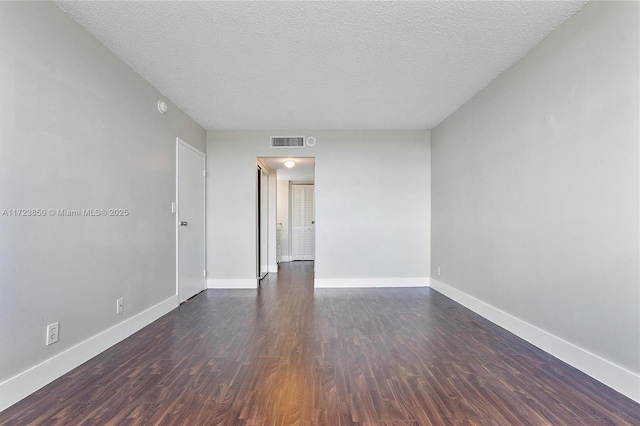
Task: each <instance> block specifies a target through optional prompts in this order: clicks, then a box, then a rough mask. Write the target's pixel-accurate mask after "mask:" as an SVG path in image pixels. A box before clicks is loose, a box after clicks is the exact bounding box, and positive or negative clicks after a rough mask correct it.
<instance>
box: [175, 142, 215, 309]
mask: <svg viewBox="0 0 640 426" xmlns="http://www.w3.org/2000/svg"><path fill="white" fill-rule="evenodd" d="M180 146H182V147H184V148H187V149H189V150H191V151H193V152H195V153H196V154H198V155H200V156H201V157H202V166H203V174H202V181H203V182H202V183H203V186H202V213H203V218H204V223H203V224H202V226H203V228H202V229H203V235H202V248H203V253H204V265H202V267H203V278H202V280H203V288H202V289H203V290H206V288H207V272H208V271H207V172H206V170H207V155H206V154H205V153H204V152H202V151H200V150H199V149H198V148H196V147H194V146H192V145H190V144H189V143H187V142H185V141H184V140H182V139H180V138H179V137H176V199H175V201H174V203H173V205H172V207H173V206H175V209H172V213H173V214H174V216H175V218H174V226H175V231H176V234H175V235H176V296H177V297H178V303H182V302H184V301H183V300H180V244H179V238H180V224H179V223H178V222H179V219H180V205H179V200H180V197H179V195H180V166H179V160H180V157H179V151H180Z"/></svg>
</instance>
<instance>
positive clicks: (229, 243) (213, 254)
mask: <svg viewBox="0 0 640 426" xmlns="http://www.w3.org/2000/svg"><path fill="white" fill-rule="evenodd" d="M284 134H296V135H297V134H302V135H307V136H315V137H316V138H317V145H316V146H315V147H314V148H305V149H270V148H269V137H270V136H272V135H284ZM429 140H430V132H428V131H398V132H395V131H389V132H374V131H371V132H359V131H351V132H349V131H345V132H343V131H333V132H331V131H322V132H321V131H313V132H311V131H305V132H300V131H291V132H283V131H274V132H270V131H264V132H259V131H257V132H208V133H207V167H208V187H207V188H208V189H207V215H208V227H207V258H208V266H207V269H208V270H209V271H210V273H211V275H210V278H213V279H219V280H225V279H226V280H247V281H248V280H251V279H252V278H253V279H255V171H254V169H255V161H256V157H286V156H292V157H305V156H307V157H315V158H316V167H315V185H316V222H317V224H316V280H318V279H328V280H331V279H369V278H373V279H377V278H383V279H386V278H389V279H393V278H401V279H402V278H422V279H424V282H425V283H426V282H427V281H426V280H427V277H428V275H429V257H430V256H429V244H430V243H429V238H430V237H429V232H430V222H429V210H430V158H429V155H430V142H429ZM401 283H402V280H399V281H397V285H401ZM391 285H393V283H392V284H391Z"/></svg>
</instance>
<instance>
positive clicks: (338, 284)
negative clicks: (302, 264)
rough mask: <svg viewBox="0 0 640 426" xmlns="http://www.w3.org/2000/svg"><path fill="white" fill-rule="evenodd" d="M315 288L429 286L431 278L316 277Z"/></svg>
mask: <svg viewBox="0 0 640 426" xmlns="http://www.w3.org/2000/svg"><path fill="white" fill-rule="evenodd" d="M314 286H315V288H371V287H429V278H426V277H425V278H316V279H315V280H314Z"/></svg>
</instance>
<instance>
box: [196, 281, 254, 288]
mask: <svg viewBox="0 0 640 426" xmlns="http://www.w3.org/2000/svg"><path fill="white" fill-rule="evenodd" d="M207 288H217V289H248V288H258V280H257V279H256V278H250V279H219V278H216V279H208V280H207Z"/></svg>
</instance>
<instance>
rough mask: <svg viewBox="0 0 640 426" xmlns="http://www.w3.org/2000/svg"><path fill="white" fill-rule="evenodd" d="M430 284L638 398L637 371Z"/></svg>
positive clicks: (443, 286) (450, 289)
mask: <svg viewBox="0 0 640 426" xmlns="http://www.w3.org/2000/svg"><path fill="white" fill-rule="evenodd" d="M430 287H431V288H433V289H434V290H436V291H437V292H438V293H441V294H443V295H445V296H447V297H448V298H450V299H452V300H454V301H456V302H458V303H460V304H461V305H463V306H465V307H466V308H469V309H471V310H472V311H473V312H475V313H477V314H478V315H480V316H482V317H484V318H486V319H488V320H489V321H491V322H493V323H495V324H497V325H499V326H500V327H502V328H504V329H505V330H508V331H510V332H511V333H513V334H515V335H516V336H518V337H520V338H522V339H524V340H526V341H527V342H529V343H531V344H532V345H534V346H537V347H538V348H540V349H542V350H543V351H545V352H547V353H549V354H551V355H553V356H555V357H556V358H558V359H560V360H562V361H564V362H566V363H567V364H569V365H571V366H573V367H575V368H577V369H578V370H580V371H582V372H583V373H585V374H588V375H589V376H591V377H593V378H594V379H596V380H598V381H600V382H602V383H604V384H605V385H607V386H609V387H611V388H613V389H615V390H616V391H618V392H620V393H621V394H623V395H625V396H627V397H629V398H631V399H633V400H634V401H636V402H640V375H638V374H635V373H633V372H631V371H629V370H626V369H625V368H622V367H620V366H618V365H615V364H613V363H611V362H610V361H607V360H606V359H603V358H601V357H599V356H598V355H595V354H592V353H591V352H589V351H587V350H585V349H582V348H580V347H578V346H576V345H574V344H572V343H569V342H567V341H565V340H563V339H561V338H559V337H557V336H554V335H553V334H551V333H548V332H546V331H544V330H541V329H539V328H537V327H536V326H534V325H531V324H529V323H527V322H525V321H522V320H521V319H519V318H516V317H514V316H512V315H510V314H508V313H506V312H504V311H501V310H500V309H497V308H495V307H493V306H491V305H489V304H487V303H485V302H483V301H482V300H479V299H476V298H475V297H473V296H470V295H469V294H467V293H464V292H462V291H460V290H458V289H455V288H453V287H451V286H449V285H447V284H444V283H442V282H440V281H438V280H435V279H433V278H431V280H430Z"/></svg>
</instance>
